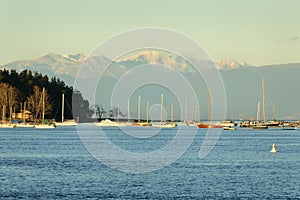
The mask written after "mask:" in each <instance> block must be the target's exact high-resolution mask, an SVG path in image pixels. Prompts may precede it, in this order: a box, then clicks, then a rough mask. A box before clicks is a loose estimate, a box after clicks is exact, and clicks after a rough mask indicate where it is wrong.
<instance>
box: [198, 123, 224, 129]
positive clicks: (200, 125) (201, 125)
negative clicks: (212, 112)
mask: <svg viewBox="0 0 300 200" xmlns="http://www.w3.org/2000/svg"><path fill="white" fill-rule="evenodd" d="M198 128H223V126H221V125H213V124H202V123H199V124H198Z"/></svg>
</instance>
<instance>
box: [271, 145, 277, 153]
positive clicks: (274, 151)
mask: <svg viewBox="0 0 300 200" xmlns="http://www.w3.org/2000/svg"><path fill="white" fill-rule="evenodd" d="M271 153H276V144H275V143H273V144H272V150H271Z"/></svg>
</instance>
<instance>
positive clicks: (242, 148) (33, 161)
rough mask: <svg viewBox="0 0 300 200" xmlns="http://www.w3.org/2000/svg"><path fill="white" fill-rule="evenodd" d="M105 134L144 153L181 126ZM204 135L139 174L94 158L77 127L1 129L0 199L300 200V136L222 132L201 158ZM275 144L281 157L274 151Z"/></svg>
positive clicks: (276, 131) (280, 132) (291, 132)
mask: <svg viewBox="0 0 300 200" xmlns="http://www.w3.org/2000/svg"><path fill="white" fill-rule="evenodd" d="M85 126H86V127H85V129H86V131H87V132H88V131H89V129H91V130H92V126H93V125H92V124H91V125H85ZM141 128H142V127H124V129H127V131H128V132H133V133H135V134H139V131H141V130H143V131H144V132H147V131H148V130H152V129H153V128H151V127H143V128H142V129H141ZM105 129H106V130H105V134H106V135H107V136H108V138H110V140H111V141H112V142H113V143H115V144H116V145H118V146H119V147H120V148H122V149H127V150H128V151H132V152H143V151H155V150H157V149H159V148H162V147H163V146H165V145H166V144H168V142H170V141H171V140H172V138H173V137H174V136H175V135H176V132H177V130H178V127H177V128H175V129H162V130H161V131H160V132H159V133H157V134H156V135H155V136H154V137H153V138H151V139H150V138H135V139H133V137H131V136H130V137H129V136H128V135H126V134H124V133H123V131H122V130H121V129H119V128H117V127H112V128H105ZM147 129H148V130H147ZM184 131H186V133H188V132H189V131H192V128H191V127H184ZM206 132H207V130H206V129H198V130H197V133H196V136H195V138H194V139H193V142H192V144H191V145H190V146H189V148H188V149H187V150H186V152H185V153H184V154H183V155H182V156H181V157H179V158H178V159H177V160H175V161H174V162H173V163H172V164H170V165H168V166H166V167H164V168H162V169H159V170H155V171H152V172H147V173H137V174H134V173H125V172H122V171H119V170H116V169H112V168H110V167H109V166H107V165H105V164H103V163H102V162H100V161H98V160H97V159H95V158H94V157H93V156H92V155H91V154H90V153H89V152H88V150H87V149H86V147H85V146H84V145H83V142H82V141H81V139H80V137H79V135H78V132H77V129H76V127H57V128H55V129H51V130H38V129H34V128H27V129H21V128H19V129H18V128H13V129H0V199H222V198H229V199H236V198H237V199H239V198H241V199H248V198H254V199H300V130H280V129H267V130H252V129H237V130H235V131H222V133H221V136H220V138H219V140H218V141H217V143H216V145H215V146H214V148H213V149H212V151H211V152H210V153H209V154H208V155H207V156H206V157H204V158H199V150H200V146H201V144H202V142H203V140H204V137H205V135H206ZM187 135H188V134H187ZM273 143H275V144H276V147H277V153H270V150H271V148H272V144H273ZM179 145H180V144H179ZM100 153H101V152H100ZM118 162H122V158H120V160H119V161H118ZM124 162H125V161H124ZM124 164H126V163H124ZM120 165H122V163H120Z"/></svg>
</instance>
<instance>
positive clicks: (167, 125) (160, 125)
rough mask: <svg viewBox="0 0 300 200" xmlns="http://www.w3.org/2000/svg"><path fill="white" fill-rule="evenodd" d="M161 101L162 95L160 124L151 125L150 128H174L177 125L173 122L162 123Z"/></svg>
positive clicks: (162, 96)
mask: <svg viewBox="0 0 300 200" xmlns="http://www.w3.org/2000/svg"><path fill="white" fill-rule="evenodd" d="M163 100H164V95H163V94H161V101H160V123H153V124H152V126H153V127H156V128H175V127H176V126H177V124H176V123H175V122H171V123H170V122H163V119H162V118H163V117H162V109H163Z"/></svg>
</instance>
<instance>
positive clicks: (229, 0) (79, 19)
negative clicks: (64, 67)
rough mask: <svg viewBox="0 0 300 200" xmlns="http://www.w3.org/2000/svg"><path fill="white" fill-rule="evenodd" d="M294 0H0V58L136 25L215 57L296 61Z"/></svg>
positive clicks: (87, 45) (77, 45)
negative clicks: (186, 40) (167, 32)
mask: <svg viewBox="0 0 300 200" xmlns="http://www.w3.org/2000/svg"><path fill="white" fill-rule="evenodd" d="M299 11H300V1H299V0H249V1H243V0H191V1H187V0H180V1H176V0H170V1H169V0H165V1H162V0H151V1H143V0H127V1H125V0H119V1H117V0H84V1H80V0H78V1H71V0H51V1H50V0H48V1H41V0H26V1H24V0H0V44H1V48H0V64H6V63H8V62H11V61H15V60H19V59H32V58H35V57H39V56H42V55H44V54H47V53H50V52H51V53H58V54H68V53H84V54H89V53H90V52H91V51H92V50H93V49H94V48H95V47H96V46H97V45H98V44H99V43H100V42H103V41H104V40H106V39H108V38H109V37H111V36H113V35H115V34H118V33H120V32H123V31H126V30H130V29H134V28H138V27H149V26H150V27H151V26H155V27H163V28H170V29H174V30H177V31H179V32H181V33H183V34H186V35H187V36H190V37H192V38H194V39H195V40H196V41H197V42H198V43H200V44H201V45H202V46H203V47H204V48H205V49H206V50H207V52H208V54H209V55H210V56H211V57H212V59H214V60H220V59H226V60H236V61H238V62H247V63H249V64H252V65H264V64H275V63H292V62H300V25H299V24H300V12H299Z"/></svg>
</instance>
